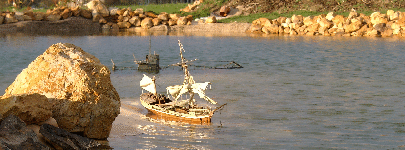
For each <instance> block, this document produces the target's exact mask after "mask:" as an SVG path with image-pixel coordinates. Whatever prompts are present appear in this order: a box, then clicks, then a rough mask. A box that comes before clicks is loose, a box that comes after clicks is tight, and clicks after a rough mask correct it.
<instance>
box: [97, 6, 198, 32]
mask: <svg viewBox="0 0 405 150" xmlns="http://www.w3.org/2000/svg"><path fill="white" fill-rule="evenodd" d="M110 16H111V18H112V19H111V20H110V21H109V22H107V23H106V24H105V25H103V27H102V28H103V29H108V28H113V29H114V28H130V27H141V28H143V29H149V28H151V27H153V26H158V25H161V24H163V25H168V26H173V25H190V24H191V21H192V20H193V16H192V15H188V16H186V17H181V16H180V14H168V13H166V12H162V13H160V14H154V13H153V12H145V11H144V10H143V9H142V8H138V9H136V10H132V9H131V8H124V9H118V8H114V9H110ZM100 19H101V17H100ZM100 23H104V22H101V21H100Z"/></svg>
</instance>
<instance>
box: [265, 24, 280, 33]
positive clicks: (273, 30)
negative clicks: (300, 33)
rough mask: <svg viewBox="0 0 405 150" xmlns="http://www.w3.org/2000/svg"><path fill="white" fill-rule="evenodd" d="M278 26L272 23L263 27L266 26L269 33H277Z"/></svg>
mask: <svg viewBox="0 0 405 150" xmlns="http://www.w3.org/2000/svg"><path fill="white" fill-rule="evenodd" d="M278 27H279V26H278V25H275V24H272V25H270V26H267V27H263V28H267V30H268V31H269V33H270V34H278V33H279V28H278Z"/></svg>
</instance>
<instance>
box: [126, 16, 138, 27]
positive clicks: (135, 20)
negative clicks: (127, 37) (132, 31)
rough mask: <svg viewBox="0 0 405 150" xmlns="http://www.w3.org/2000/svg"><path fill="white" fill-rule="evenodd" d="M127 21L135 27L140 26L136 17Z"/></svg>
mask: <svg viewBox="0 0 405 150" xmlns="http://www.w3.org/2000/svg"><path fill="white" fill-rule="evenodd" d="M128 21H129V23H131V24H133V25H134V26H135V27H140V26H141V19H140V18H139V17H138V16H135V17H132V18H131V19H129V20H128Z"/></svg>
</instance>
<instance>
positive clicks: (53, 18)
mask: <svg viewBox="0 0 405 150" xmlns="http://www.w3.org/2000/svg"><path fill="white" fill-rule="evenodd" d="M60 18H62V17H61V16H60V15H58V14H50V15H48V16H47V17H46V20H47V21H58V20H60Z"/></svg>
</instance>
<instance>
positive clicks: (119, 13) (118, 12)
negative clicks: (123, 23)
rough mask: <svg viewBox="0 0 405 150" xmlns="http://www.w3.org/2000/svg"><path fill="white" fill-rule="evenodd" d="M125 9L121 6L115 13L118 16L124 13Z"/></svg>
mask: <svg viewBox="0 0 405 150" xmlns="http://www.w3.org/2000/svg"><path fill="white" fill-rule="evenodd" d="M126 11H127V9H125V8H123V9H119V10H117V12H116V13H117V15H119V16H124V13H125V12H126Z"/></svg>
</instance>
